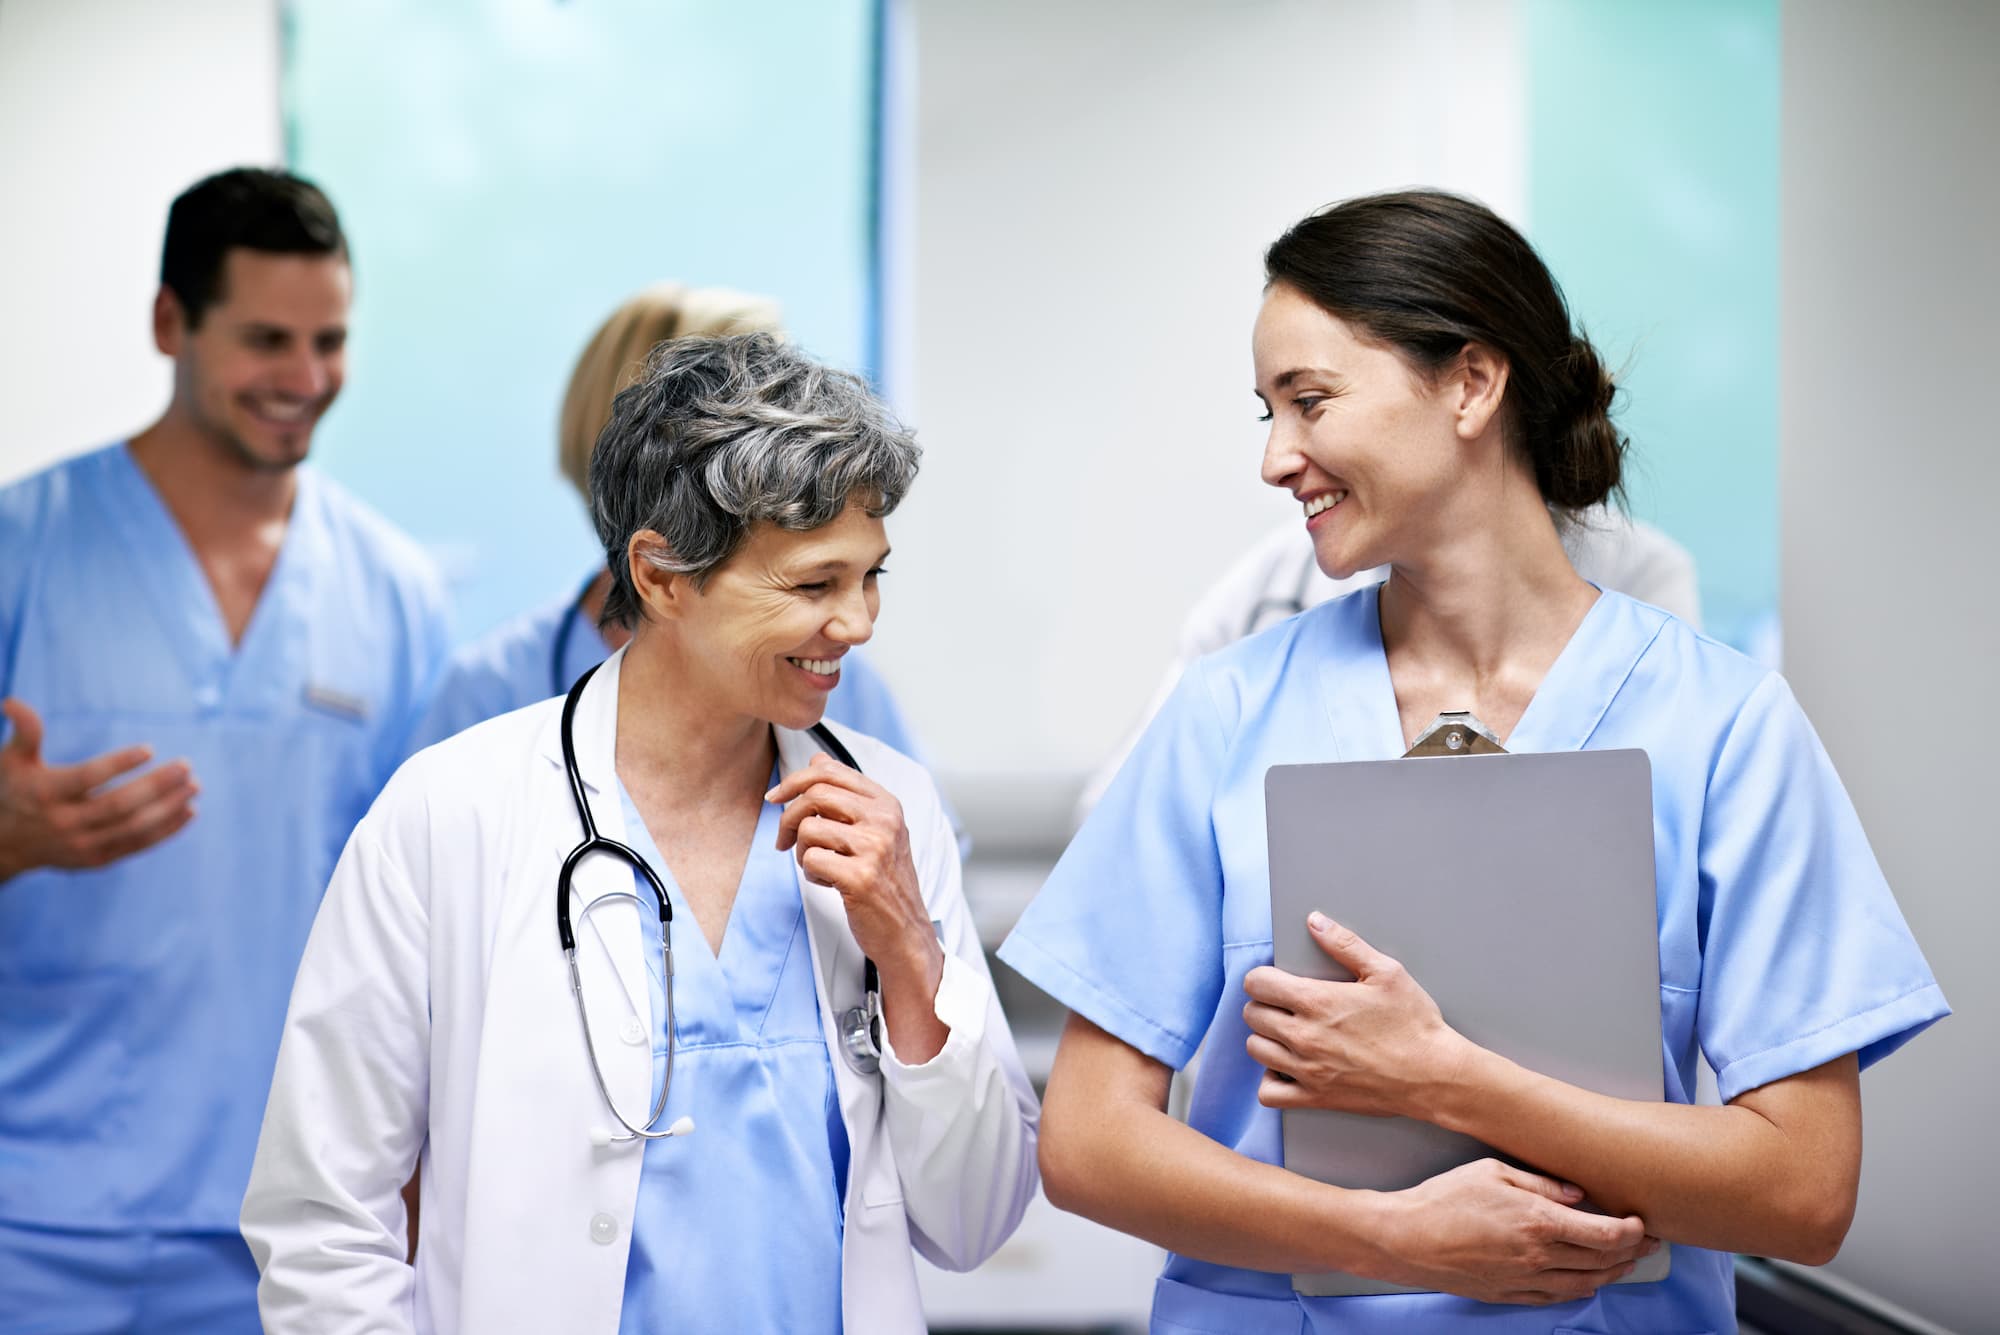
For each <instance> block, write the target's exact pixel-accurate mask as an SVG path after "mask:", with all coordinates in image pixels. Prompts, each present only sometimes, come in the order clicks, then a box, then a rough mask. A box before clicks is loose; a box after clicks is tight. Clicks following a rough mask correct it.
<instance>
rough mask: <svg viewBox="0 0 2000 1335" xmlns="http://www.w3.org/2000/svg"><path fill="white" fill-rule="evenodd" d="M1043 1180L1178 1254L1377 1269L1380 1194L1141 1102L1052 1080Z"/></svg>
mask: <svg viewBox="0 0 2000 1335" xmlns="http://www.w3.org/2000/svg"><path fill="white" fill-rule="evenodd" d="M1041 1161H1042V1185H1043V1189H1044V1190H1045V1191H1046V1192H1047V1194H1048V1197H1049V1200H1050V1201H1051V1202H1053V1203H1054V1204H1055V1205H1056V1206H1057V1207H1058V1208H1060V1209H1064V1210H1068V1211H1070V1212H1071V1213H1073V1214H1080V1215H1083V1216H1085V1217H1086V1218H1090V1219H1095V1220H1096V1221H1098V1222H1099V1223H1101V1224H1106V1225H1109V1226H1110V1227H1112V1228H1115V1229H1118V1230H1119V1231H1120V1232H1123V1233H1130V1234H1132V1235H1134V1236H1135V1237H1141V1238H1145V1239H1146V1240H1147V1241H1149V1242H1153V1243H1157V1244H1158V1245H1160V1246H1162V1247H1165V1248H1167V1249H1169V1250H1171V1251H1175V1252H1179V1253H1180V1254H1181V1255H1183V1256H1190V1257H1194V1258H1196V1259H1198V1260H1203V1261H1210V1262H1214V1263H1216V1264H1218V1265H1232V1266H1241V1267H1244V1268H1246V1269H1252V1270H1271V1271H1278V1272H1280V1273H1285V1272H1292V1271H1319V1270H1345V1271H1350V1272H1353V1273H1359V1274H1371V1273H1376V1272H1378V1271H1379V1270H1380V1268H1381V1257H1380V1255H1379V1252H1378V1250H1377V1249H1376V1248H1375V1247H1374V1246H1373V1244H1372V1242H1371V1235H1372V1232H1373V1230H1372V1229H1371V1227H1370V1223H1371V1219H1372V1216H1373V1215H1374V1213H1375V1212H1377V1211H1379V1210H1380V1209H1381V1208H1382V1207H1381V1201H1382V1198H1381V1197H1380V1196H1379V1195H1377V1194H1376V1193H1373V1192H1363V1191H1346V1190H1342V1189H1341V1188H1338V1187H1330V1186H1327V1185H1325V1184H1323V1183H1319V1182H1315V1181H1312V1180H1311V1179H1309V1178H1304V1177H1300V1176H1298V1175H1297V1174H1294V1173H1289V1172H1286V1171H1285V1170H1284V1169H1282V1168H1277V1167H1273V1166H1272V1165H1270V1164H1266V1163H1259V1162H1257V1161H1256V1160H1254V1159H1247V1158H1245V1157H1243V1156H1242V1155H1240V1154H1238V1153H1236V1152H1235V1151H1233V1150H1231V1149H1228V1148H1227V1147H1225V1146H1223V1145H1220V1144H1218V1143H1216V1142H1215V1141H1214V1140H1211V1139H1210V1138H1208V1137H1207V1136H1204V1135H1202V1134H1201V1133H1200V1132H1198V1131H1195V1130H1192V1129H1191V1128H1189V1127H1187V1126H1185V1125H1183V1124H1182V1123H1180V1122H1178V1121H1175V1120H1174V1119H1173V1118H1171V1117H1169V1116H1168V1115H1167V1114H1166V1113H1164V1112H1161V1111H1159V1110H1157V1109H1154V1108H1150V1107H1147V1106H1145V1105H1144V1104H1138V1103H1131V1102H1120V1103H1114V1104H1109V1105H1106V1104H1101V1103H1100V1104H1095V1105H1094V1106H1093V1105H1092V1104H1091V1103H1090V1102H1088V1101H1086V1100H1084V1099H1081V1098H1075V1097H1065V1096H1064V1095H1063V1094H1062V1093H1061V1092H1060V1091H1059V1089H1058V1087H1056V1086H1054V1085H1052V1087H1051V1090H1050V1095H1049V1098H1048V1101H1047V1102H1046V1103H1045V1105H1044V1107H1043V1110H1042V1139H1041Z"/></svg>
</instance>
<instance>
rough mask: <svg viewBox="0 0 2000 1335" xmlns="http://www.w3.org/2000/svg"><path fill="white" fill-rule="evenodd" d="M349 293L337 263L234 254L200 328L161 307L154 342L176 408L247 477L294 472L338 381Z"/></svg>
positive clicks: (330, 258) (345, 273) (174, 309)
mask: <svg viewBox="0 0 2000 1335" xmlns="http://www.w3.org/2000/svg"><path fill="white" fill-rule="evenodd" d="M351 291H352V279H351V275H350V273H349V270H348V266H347V261H346V260H345V259H344V258H342V257H341V256H338V255H284V254H272V253H269V252H265V251H258V250H249V249H246V248H243V247H237V248H235V249H232V250H231V251H230V252H229V253H228V254H227V255H226V256H225V257H224V260H223V268H222V278H221V283H220V287H219V290H218V295H217V298H216V300H215V301H214V302H213V304H211V305H210V306H209V307H208V308H207V309H206V310H204V311H203V312H202V315H201V320H200V323H198V324H197V325H195V326H194V327H193V328H189V327H188V325H187V323H186V319H185V316H184V314H183V313H182V312H181V310H180V307H179V304H178V302H174V301H173V300H172V298H171V296H169V297H168V298H166V300H167V301H168V302H169V303H170V304H169V305H168V306H167V308H166V310H165V311H164V313H163V314H162V315H161V317H160V330H159V338H160V346H161V349H162V351H165V352H167V353H168V354H169V355H171V356H172V357H173V358H174V359H175V370H174V377H175V389H174V394H175V400H176V404H177V406H178V407H180V408H182V409H183V410H185V411H186V412H187V414H188V415H189V417H190V419H191V420H192V421H193V422H194V424H195V425H196V426H197V427H199V428H200V429H201V430H202V432H203V433H204V434H205V435H206V436H207V437H208V438H209V439H210V440H212V441H214V442H215V443H216V445H217V446H218V447H219V448H221V449H223V450H225V451H226V452H227V453H228V454H229V455H230V456H231V457H232V458H234V459H235V460H236V461H237V462H239V463H241V464H243V465H245V466H247V467H250V468H255V469H284V468H290V467H292V466H294V465H296V464H298V463H300V462H302V461H303V460H304V459H305V457H306V454H307V452H308V450H309V449H310V448H311V445H312V433H313V428H314V427H315V426H316V425H318V423H319V419H320V417H321V416H322V415H324V414H325V412H326V410H327V408H328V407H330V406H331V405H332V403H333V401H334V398H335V397H336V396H338V395H339V393H340V386H341V383H342V381H343V379H344V378H345V376H346V347H347V306H348V299H349V295H350V293H351Z"/></svg>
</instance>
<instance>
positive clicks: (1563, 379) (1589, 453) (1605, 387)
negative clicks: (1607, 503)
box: [1536, 336, 1627, 510]
mask: <svg viewBox="0 0 2000 1335" xmlns="http://www.w3.org/2000/svg"><path fill="white" fill-rule="evenodd" d="M1556 376H1557V381H1558V383H1559V384H1562V385H1564V386H1566V387H1567V391H1568V392H1567V393H1566V394H1565V395H1564V398H1563V402H1564V407H1563V409H1561V410H1560V411H1559V413H1558V416H1557V420H1556V421H1555V422H1552V423H1550V426H1551V427H1552V428H1553V430H1552V431H1551V432H1550V434H1551V435H1552V436H1553V437H1554V438H1555V439H1554V444H1555V445H1556V448H1555V449H1554V450H1551V451H1549V452H1548V453H1547V454H1546V455H1545V456H1543V459H1542V464H1543V467H1542V468H1541V469H1540V470H1539V471H1540V472H1541V474H1542V475H1541V476H1539V477H1537V478H1536V481H1537V482H1538V483H1539V484H1540V486H1541V489H1542V495H1543V496H1544V497H1545V498H1547V500H1548V501H1549V502H1550V503H1551V504H1554V505H1560V506H1564V507H1566V508H1568V509H1571V510H1584V509H1588V508H1589V507H1591V506H1593V505H1597V504H1599V503H1600V502H1602V501H1603V500H1604V499H1605V498H1606V497H1608V496H1610V495H1611V494H1612V493H1613V492H1615V491H1617V490H1618V487H1619V482H1620V479H1621V477H1622V476H1623V473H1624V463H1625V449H1626V445H1627V441H1626V439H1625V436H1624V435H1623V434H1622V433H1621V432H1620V431H1619V430H1618V428H1617V426H1616V425H1615V424H1613V422H1612V420H1611V405H1612V401H1613V400H1614V399H1616V398H1617V396H1618V386H1617V384H1616V383H1615V382H1614V381H1613V380H1612V378H1611V373H1610V372H1609V371H1607V370H1605V369H1604V362H1603V360H1602V359H1601V358H1600V357H1599V356H1598V355H1597V349H1596V348H1594V347H1592V346H1591V343H1590V340H1589V339H1587V338H1584V337H1581V336H1579V337H1575V338H1572V339H1570V341H1569V349H1568V351H1567V352H1565V353H1564V354H1563V356H1562V357H1561V359H1560V361H1559V363H1558V365H1557V367H1556Z"/></svg>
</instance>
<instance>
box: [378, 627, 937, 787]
mask: <svg viewBox="0 0 2000 1335" xmlns="http://www.w3.org/2000/svg"><path fill="white" fill-rule="evenodd" d="M558 636H560V637H561V641H562V671H561V672H560V674H558V673H557V672H556V671H555V667H556V664H555V656H556V641H557V637H558ZM610 652H611V651H610V650H609V649H607V648H606V647H605V644H604V637H603V636H602V635H599V634H598V633H597V628H596V627H595V626H593V625H591V624H590V621H589V619H588V618H586V617H584V616H583V615H582V614H581V612H580V611H579V610H578V608H577V599H576V595H575V594H571V595H570V596H568V597H566V598H563V599H561V600H560V601H557V602H553V603H550V604H549V605H547V606H546V607H541V608H537V609H536V610H534V611H532V612H526V613H523V614H522V615H520V616H518V617H515V618H514V619H513V620H512V621H508V622H505V623H503V624H501V625H500V626H498V627H496V628H494V629H493V630H491V631H489V632H487V633H486V634H485V635H482V636H481V637H480V638H478V639H477V640H474V641H473V642H472V643H470V644H468V645H466V646H464V647H463V648H461V649H460V650H459V651H458V652H457V653H455V654H453V655H452V657H451V662H450V664H449V666H448V667H447V668H446V669H445V673H444V676H443V678H442V680H440V682H439V683H438V689H437V692H436V695H435V696H434V697H433V700H432V704H431V708H430V711H429V713H428V714H426V715H425V717H424V720H423V722H422V723H421V724H420V725H419V726H418V727H417V730H416V733H415V735H414V737H413V739H412V745H411V749H412V750H415V749H417V748H419V747H425V746H429V745H430V744H431V743H433V742H441V741H443V740H444V739H445V738H447V737H450V736H452V735H454V734H456V733H460V732H463V731H464V730H465V729H467V728H469V727H471V726H472V725H473V724H475V723H483V722H485V721H486V720H487V719H490V718H496V717H498V716H499V715H501V714H505V713H508V712H509V711H511V710H515V709H520V708H522V707H523V706H525V705H531V704H534V703H535V702H536V701H537V700H546V699H548V698H549V697H550V696H552V695H561V694H562V693H563V692H564V691H567V690H568V689H569V688H570V686H571V684H572V683H574V682H575V681H576V679H577V678H578V677H581V676H582V675H583V674H584V673H586V672H588V671H590V669H592V668H594V667H596V666H597V665H598V664H599V663H602V662H603V661H604V660H605V659H606V658H607V657H609V656H610ZM558 675H560V677H561V679H562V680H561V683H560V684H558V683H557V681H556V678H557V676H558ZM826 714H827V717H828V718H830V719H832V720H833V721H834V722H836V723H843V724H846V725H847V726H848V727H850V728H853V729H854V730H855V731H856V732H863V733H866V734H868V735H869V736H870V737H873V738H875V739H876V740H878V741H883V742H887V743H888V744H889V745H890V746H893V747H895V748H896V749H897V750H898V751H901V752H902V753H903V754H904V755H907V756H911V757H913V758H914V757H916V756H917V755H918V751H917V745H916V740H915V739H914V738H913V737H912V736H911V735H910V728H909V725H908V724H907V723H906V722H904V720H903V714H902V711H901V710H900V709H898V708H897V707H896V700H895V697H894V696H892V695H890V694H889V687H888V683H886V682H884V681H883V680H882V677H881V675H880V674H879V673H877V672H876V671H875V668H874V666H873V665H872V664H870V663H869V661H868V660H867V658H866V657H864V656H863V655H862V653H861V652H860V651H859V650H849V651H848V653H847V656H846V657H845V658H843V659H842V660H841V666H840V680H839V681H838V682H837V683H836V684H835V685H834V688H833V691H832V693H831V694H829V695H828V696H827V701H826Z"/></svg>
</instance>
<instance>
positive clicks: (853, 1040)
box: [556, 585, 882, 1140]
mask: <svg viewBox="0 0 2000 1335" xmlns="http://www.w3.org/2000/svg"><path fill="white" fill-rule="evenodd" d="M585 587H586V589H587V588H588V586H587V585H586V586H585ZM581 606H582V598H581V596H580V595H579V598H578V601H577V604H576V606H575V607H574V608H572V612H571V615H572V617H576V616H577V614H578V612H579V610H580V609H581ZM567 620H568V618H566V622H567ZM556 643H557V652H558V654H560V652H561V644H562V636H561V633H560V631H559V632H558V635H557V640H556ZM602 666H603V664H602V663H599V664H597V665H596V666H594V667H592V668H591V669H590V670H589V671H587V672H585V673H584V674H583V675H582V676H581V677H578V678H577V679H576V683H575V684H574V685H572V686H571V687H570V688H569V691H568V693H567V694H566V695H565V696H564V698H563V708H562V728H561V734H562V756H563V772H564V775H565V777H566V778H567V779H568V781H569V792H570V800H571V801H572V802H574V803H575V805H576V815H577V820H578V822H579V823H580V824H581V826H582V832H583V839H582V841H581V842H580V843H578V844H577V846H576V847H575V848H573V849H571V850H570V851H569V855H568V856H567V857H565V858H564V859H563V865H562V870H561V872H559V873H558V874H557V877H556V937H557V940H558V941H559V942H560V943H561V945H562V954H563V961H564V964H565V966H566V967H567V968H568V970H569V989H570V996H571V997H572V998H573V999H574V1001H575V1003H576V1016H577V1022H578V1024H579V1026H580V1027H581V1028H582V1030H583V1046H584V1050H585V1052H586V1053H587V1054H588V1055H589V1058H590V1077H591V1080H592V1081H593V1082H595V1084H596V1085H597V1092H598V1094H599V1095H600V1096H601V1097H602V1098H603V1100H604V1105H605V1107H607V1108H609V1109H610V1110H611V1115H612V1116H613V1117H615V1118H617V1119H618V1124H619V1125H620V1126H622V1127H624V1128H625V1132H626V1134H624V1135H614V1136H611V1137H609V1139H611V1140H634V1139H637V1140H661V1139H665V1138H666V1137H668V1136H672V1135H676V1134H679V1132H678V1131H677V1130H676V1127H675V1126H670V1127H668V1128H666V1129H665V1130H654V1128H655V1127H657V1126H658V1125H659V1121H660V1118H661V1117H662V1116H663V1115H665V1113H666V1108H667V1093H668V1091H669V1090H670V1089H671V1088H672V1087H673V1079H674V1048H675V1047H676V1043H675V1041H674V947H673V922H674V909H673V902H672V900H671V899H670V898H669V897H668V895H667V890H666V886H665V885H663V884H662V883H661V881H660V878H659V876H658V874H657V873H655V872H654V870H653V869H652V868H651V867H649V866H648V865H646V860H645V859H644V858H643V857H641V856H640V855H639V854H638V852H637V851H636V850H634V849H632V848H631V847H629V846H628V845H625V844H621V843H619V842H618V841H617V840H615V839H610V838H607V837H606V836H604V835H602V834H600V833H599V832H598V829H597V821H596V819H595V818H594V817H593V816H592V815H591V811H590V801H589V798H588V797H587V795H586V794H585V793H584V790H583V774H582V772H581V771H580V770H579V769H578V767H577V763H576V732H575V721H576V707H577V702H578V701H579V700H581V699H582V698H583V691H584V687H585V686H587V685H588V684H589V683H590V679H591V678H592V677H594V676H596V675H597V669H598V668H599V667H602ZM810 731H811V733H812V737H813V740H814V741H816V742H818V743H819V744H820V746H821V747H823V748H824V749H825V750H826V751H827V753H828V754H829V755H831V756H832V757H833V758H834V759H835V760H838V761H839V762H840V763H841V764H843V765H845V766H847V767H848V768H849V769H852V770H854V771H856V772H859V771H860V769H861V766H860V764H859V763H858V762H856V760H855V759H854V753H853V752H851V751H849V750H848V749H847V746H846V745H845V744H844V743H843V742H842V741H841V740H840V739H839V738H838V737H836V736H834V735H833V731H832V729H830V728H828V727H827V726H826V725H825V724H824V723H815V724H814V725H813V726H812V728H811V729H810ZM592 853H603V854H606V855H607V856H610V857H612V858H615V859H616V860H618V861H620V862H623V863H625V864H626V865H628V866H629V867H631V868H632V869H633V870H634V871H636V872H637V873H638V874H639V876H640V878H641V879H643V880H644V881H645V882H646V886H647V888H648V889H650V890H651V891H652V892H653V899H654V905H655V908H656V909H657V911H658V913H659V919H660V963H661V981H662V983H663V985H664V989H663V990H664V991H665V993H666V1002H667V1004H666V1030H665V1032H666V1036H667V1063H666V1070H665V1078H664V1079H662V1080H661V1082H660V1093H659V1096H658V1097H657V1098H656V1099H655V1100H654V1102H653V1107H652V1111H651V1113H650V1114H649V1115H648V1116H647V1118H646V1120H645V1122H644V1123H643V1124H635V1123H633V1122H632V1121H631V1120H630V1119H629V1118H627V1117H626V1116H625V1114H624V1113H623V1112H622V1111H620V1110H619V1107H618V1104H617V1101H616V1100H614V1099H613V1098H612V1097H611V1089H610V1086H609V1085H608V1084H607V1083H606V1082H605V1079H604V1067H603V1064H602V1063H601V1062H600V1061H599V1060H598V1056H597V1043H596V1040H595V1039H593V1038H592V1037H591V1033H590V1015H589V1010H588V1008H587V1006H586V1005H585V1003H584V999H583V979H582V975H581V974H580V973H579V971H578V969H577V964H576V932H575V929H574V927H573V925H572V923H571V920H570V911H569V901H570V893H571V888H572V880H573V878H574V876H575V874H576V869H577V867H578V866H579V865H581V864H582V862H583V860H584V859H585V858H587V857H589V856H590V855H591V854H592ZM615 899H629V900H631V901H632V903H633V904H634V905H635V906H638V907H643V905H644V901H643V900H641V899H640V897H639V895H638V894H637V892H635V891H629V890H620V891H611V892H607V893H604V894H600V895H597V896H596V897H594V898H593V899H592V900H591V901H590V902H589V903H588V904H586V905H584V907H583V911H582V913H581V914H579V915H578V920H579V921H581V920H582V919H584V918H587V917H589V916H590V914H591V913H592V912H593V911H594V910H595V909H596V908H597V907H598V905H600V904H603V903H606V902H608V901H610V900H615ZM881 1016H882V984H881V975H880V973H879V972H878V970H877V969H876V967H875V961H874V960H872V959H870V958H868V957H867V956H866V955H864V956H862V1002H861V1004H860V1005H859V1006H852V1007H849V1008H848V1009H847V1010H846V1011H843V1012H842V1013H841V1017H840V1019H841V1023H840V1030H841V1045H842V1047H843V1048H845V1049H846V1059H847V1062H848V1064H849V1065H851V1066H853V1067H854V1068H855V1069H856V1070H858V1071H860V1072H862V1073H863V1074H864V1075H872V1074H874V1073H875V1072H876V1071H878V1070H880V1069H881V1056H882V1048H881V1043H880V1040H879V1039H878V1038H877V1036H876V1035H877V1030H878V1027H879V1025H880V1023H881ZM676 1126H678V1124H676Z"/></svg>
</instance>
